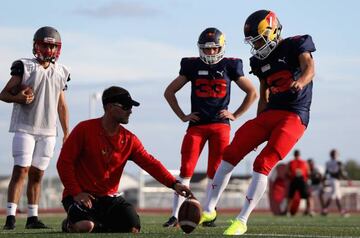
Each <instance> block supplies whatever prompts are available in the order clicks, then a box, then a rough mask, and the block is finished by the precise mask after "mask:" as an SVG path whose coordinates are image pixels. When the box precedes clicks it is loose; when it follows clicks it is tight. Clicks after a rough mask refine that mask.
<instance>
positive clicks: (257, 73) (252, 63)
mask: <svg viewBox="0 0 360 238" xmlns="http://www.w3.org/2000/svg"><path fill="white" fill-rule="evenodd" d="M250 68H251V71H250V72H249V73H251V74H254V75H255V76H257V77H258V78H259V79H261V74H260V69H259V67H258V66H257V64H256V61H255V58H254V57H251V58H250Z"/></svg>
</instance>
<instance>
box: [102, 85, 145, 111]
mask: <svg viewBox="0 0 360 238" xmlns="http://www.w3.org/2000/svg"><path fill="white" fill-rule="evenodd" d="M102 103H103V105H104V106H105V105H106V104H108V103H120V104H121V105H124V106H135V107H137V106H139V105H140V103H138V102H137V101H135V100H133V99H132V98H131V96H130V93H129V92H128V91H127V90H126V89H124V88H121V87H117V86H112V87H110V88H107V89H105V90H104V92H103V95H102Z"/></svg>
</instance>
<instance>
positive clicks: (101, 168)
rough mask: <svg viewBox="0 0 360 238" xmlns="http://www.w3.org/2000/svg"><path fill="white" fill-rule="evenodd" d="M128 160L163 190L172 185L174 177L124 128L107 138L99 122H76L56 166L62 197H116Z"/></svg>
mask: <svg viewBox="0 0 360 238" xmlns="http://www.w3.org/2000/svg"><path fill="white" fill-rule="evenodd" d="M128 160H131V161H133V162H135V163H136V164H137V165H139V166H140V167H141V168H142V169H144V170H145V171H146V172H148V173H149V174H150V175H152V176H153V177H154V178H155V179H156V180H158V181H159V182H161V183H162V184H164V185H166V186H167V187H171V186H172V185H173V184H174V183H175V177H174V176H172V175H171V174H170V173H169V172H168V171H167V169H166V168H165V167H164V166H163V165H162V164H161V163H160V161H158V160H156V159H155V158H154V157H153V156H152V155H150V154H149V153H148V152H147V151H146V150H145V148H144V147H143V145H142V144H141V142H140V140H139V139H138V138H137V137H136V136H135V135H134V134H132V133H131V132H130V131H128V130H127V129H125V128H124V127H122V126H121V128H120V130H119V133H118V134H116V135H115V136H108V135H106V133H105V131H104V129H103V127H102V125H101V119H100V118H97V119H92V120H88V121H83V122H80V123H79V124H78V125H77V126H76V127H75V128H74V130H73V131H72V132H71V134H70V135H69V137H68V139H67V140H66V142H65V143H64V145H63V147H62V149H61V153H60V157H59V160H58V162H57V170H58V173H59V176H60V179H61V181H62V183H63V185H64V187H65V188H64V192H63V197H65V196H68V195H72V196H76V195H77V194H79V193H80V192H88V193H90V194H92V195H95V196H105V195H113V194H116V193H117V191H118V187H119V183H120V178H121V175H122V172H123V169H124V166H125V164H126V162H127V161H128Z"/></svg>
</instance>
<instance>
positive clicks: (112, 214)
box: [62, 196, 141, 232]
mask: <svg viewBox="0 0 360 238" xmlns="http://www.w3.org/2000/svg"><path fill="white" fill-rule="evenodd" d="M62 203H63V206H64V208H65V211H66V212H67V214H68V220H69V222H70V223H72V224H74V223H76V222H78V221H83V220H89V221H92V222H94V223H95V228H94V230H93V232H130V231H131V228H133V227H135V228H137V229H139V230H140V227H141V226H140V218H139V215H138V214H137V213H136V210H135V208H134V207H133V205H131V204H130V203H128V202H127V201H126V200H125V199H124V198H123V197H121V196H119V197H108V196H105V197H98V198H96V199H95V200H93V201H92V204H93V206H92V208H87V207H85V206H83V205H79V204H78V203H76V202H75V201H74V199H73V197H72V196H68V197H65V198H64V199H63V200H62Z"/></svg>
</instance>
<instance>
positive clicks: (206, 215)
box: [199, 211, 216, 226]
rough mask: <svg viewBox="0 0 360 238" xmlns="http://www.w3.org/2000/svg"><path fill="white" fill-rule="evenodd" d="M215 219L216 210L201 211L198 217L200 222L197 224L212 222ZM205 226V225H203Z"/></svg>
mask: <svg viewBox="0 0 360 238" xmlns="http://www.w3.org/2000/svg"><path fill="white" fill-rule="evenodd" d="M215 220H216V211H212V212H203V213H202V214H201V218H200V222H199V224H203V225H204V223H211V222H212V223H214V221H215ZM205 226H206V225H205Z"/></svg>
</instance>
